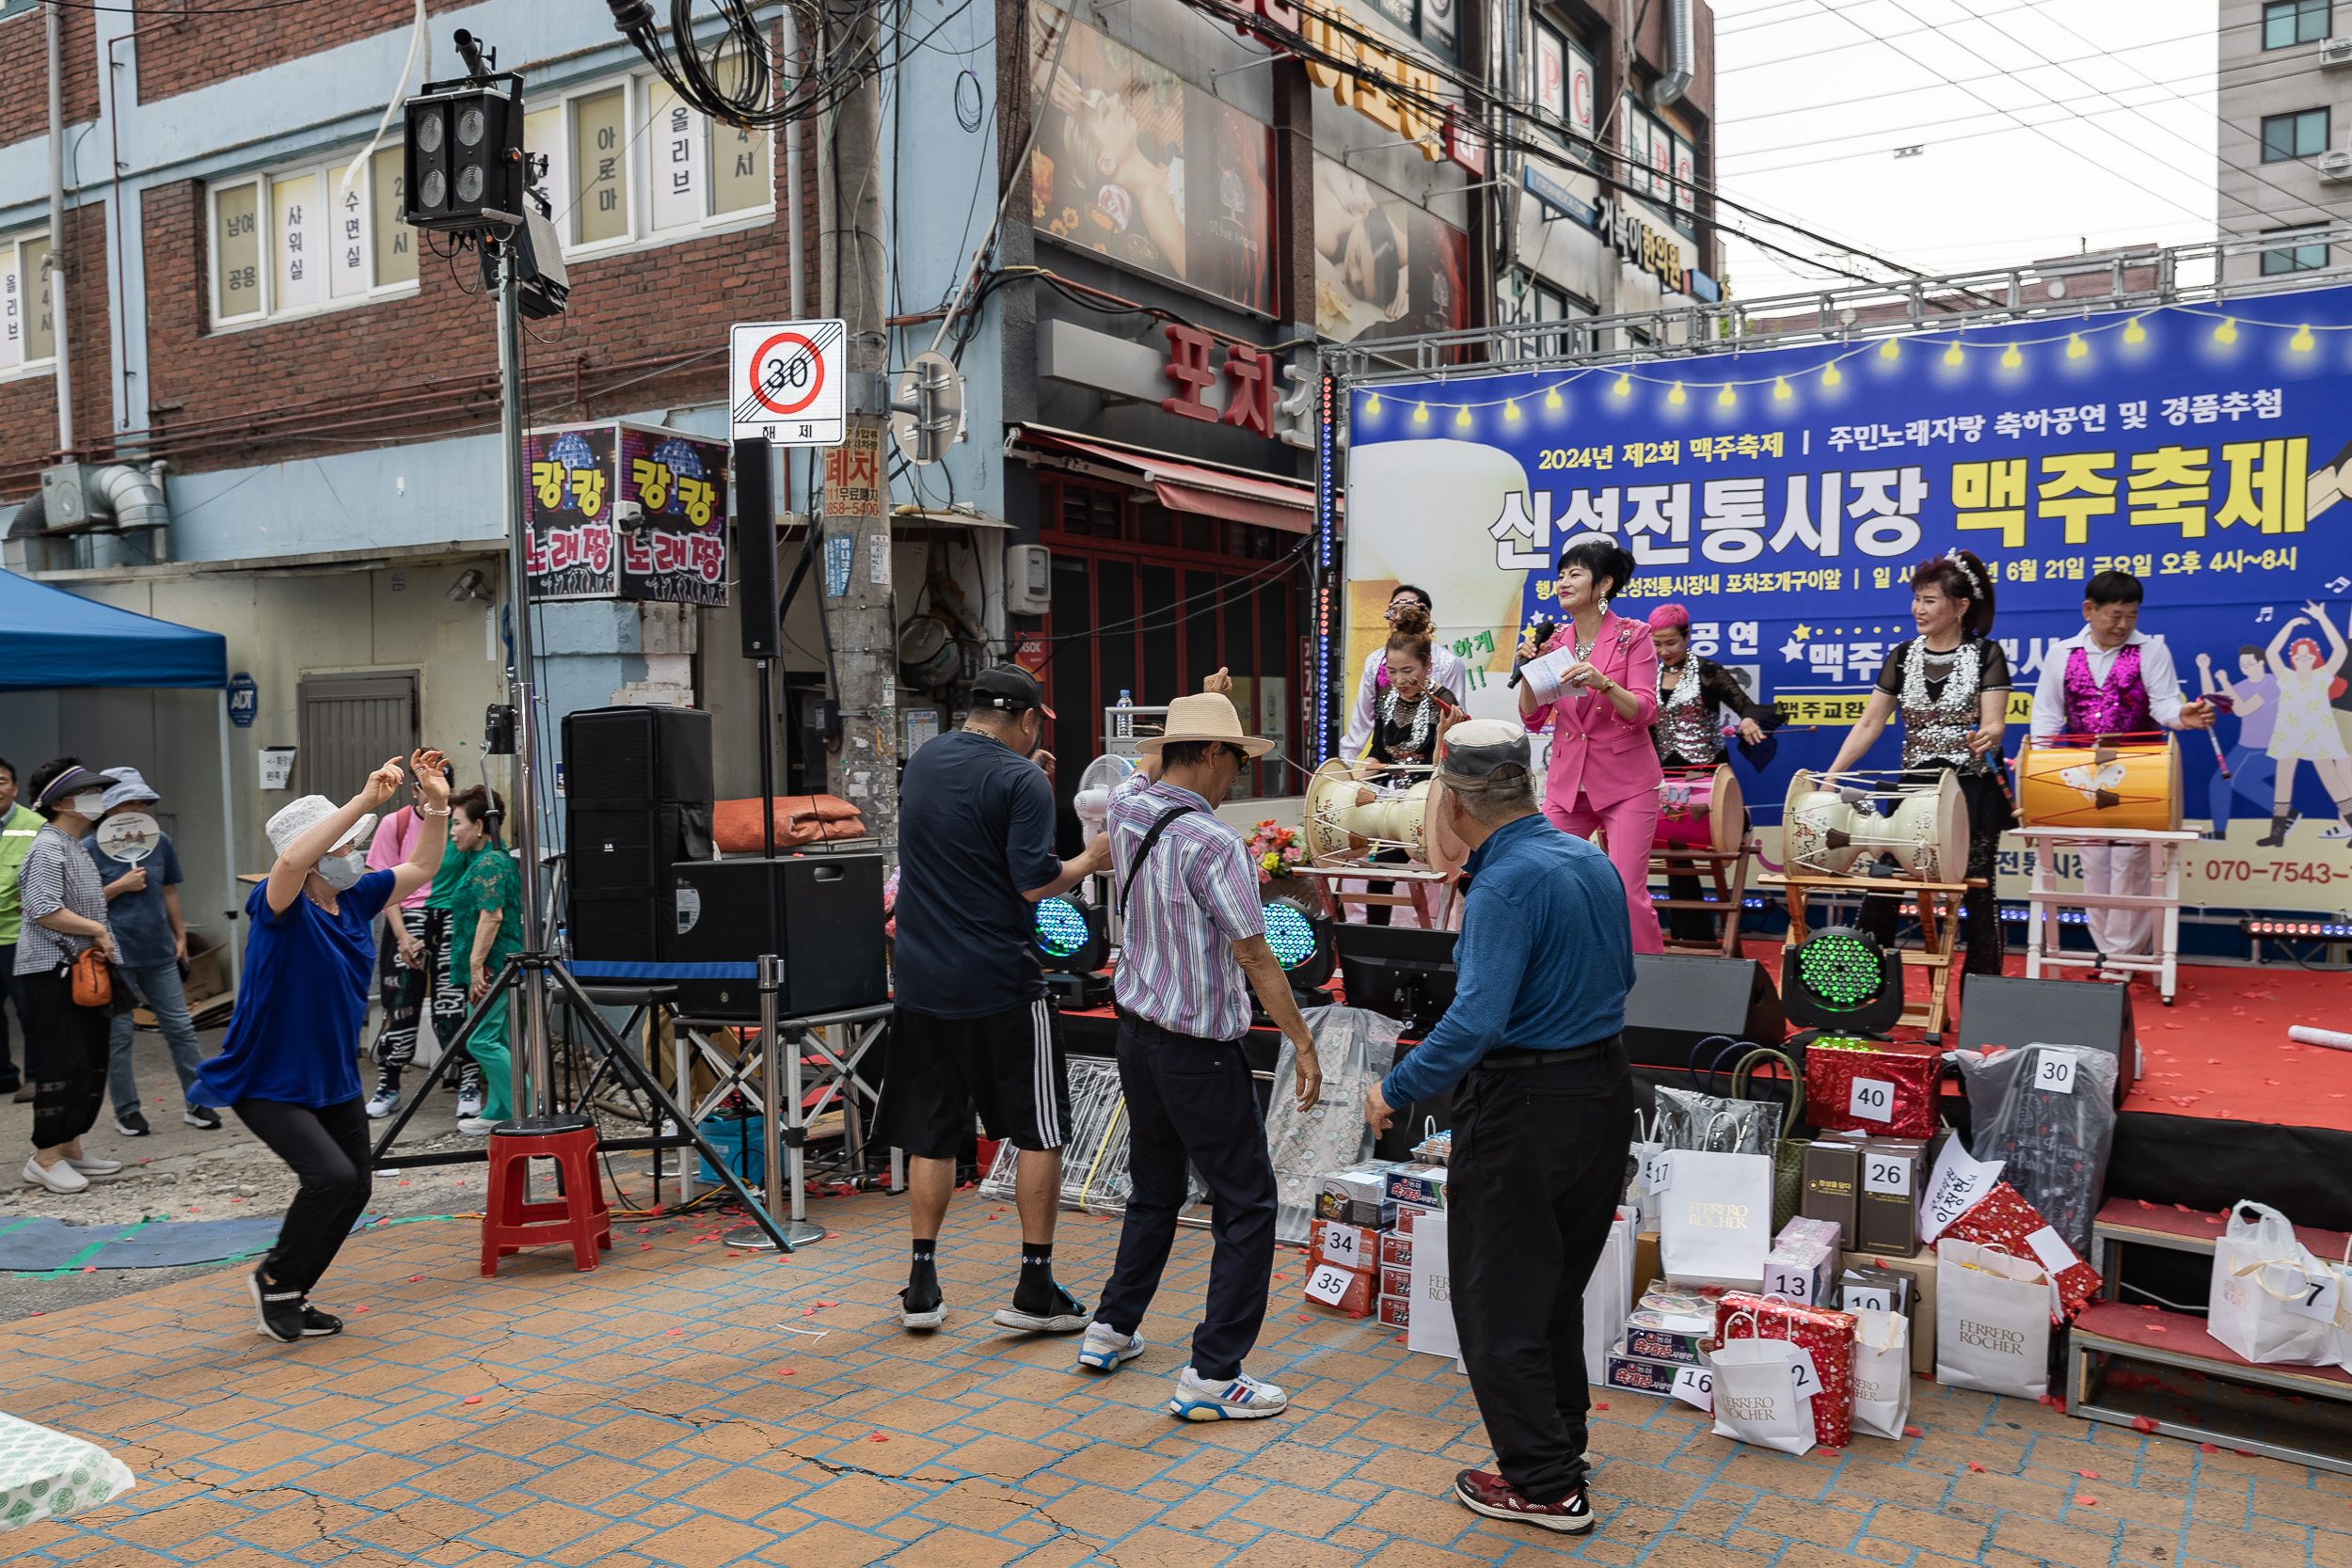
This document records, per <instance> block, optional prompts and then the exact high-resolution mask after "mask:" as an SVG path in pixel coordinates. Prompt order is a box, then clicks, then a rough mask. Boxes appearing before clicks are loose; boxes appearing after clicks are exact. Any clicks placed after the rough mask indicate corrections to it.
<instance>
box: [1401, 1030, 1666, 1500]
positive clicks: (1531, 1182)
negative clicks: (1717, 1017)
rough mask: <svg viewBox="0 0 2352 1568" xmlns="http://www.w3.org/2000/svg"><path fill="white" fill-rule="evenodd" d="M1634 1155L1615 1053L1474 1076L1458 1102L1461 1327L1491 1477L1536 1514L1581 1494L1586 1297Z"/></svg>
mask: <svg viewBox="0 0 2352 1568" xmlns="http://www.w3.org/2000/svg"><path fill="white" fill-rule="evenodd" d="M1632 1142H1633V1080H1632V1074H1631V1071H1630V1069H1628V1067H1627V1066H1626V1055H1625V1047H1624V1045H1623V1044H1622V1042H1620V1041H1617V1040H1614V1039H1613V1040H1612V1041H1611V1042H1610V1043H1609V1045H1608V1047H1607V1048H1606V1049H1604V1050H1602V1051H1600V1052H1599V1053H1597V1054H1595V1055H1593V1056H1591V1057H1588V1058H1586V1059H1584V1060H1582V1061H1576V1062H1565V1063H1560V1064H1558V1065H1554V1066H1545V1067H1528V1068H1486V1067H1479V1068H1473V1069H1471V1070H1470V1076H1469V1077H1467V1078H1465V1079H1464V1080H1463V1081H1462V1084H1461V1086H1460V1087H1459V1088H1457V1089H1455V1090H1454V1161H1453V1164H1452V1167H1451V1170H1450V1172H1449V1180H1448V1181H1447V1186H1446V1205H1445V1208H1446V1255H1447V1261H1448V1263H1449V1265H1450V1267H1449V1268H1448V1270H1447V1273H1448V1274H1449V1275H1451V1276H1452V1280H1453V1285H1452V1290H1453V1295H1454V1330H1455V1332H1456V1334H1457V1335H1458V1336H1459V1337H1460V1339H1461V1344H1462V1360H1463V1362H1464V1363H1465V1364H1466V1365H1467V1367H1468V1368H1469V1370H1470V1392H1471V1394H1472V1395H1474V1396H1475V1397H1476V1398H1477V1401H1478V1413H1479V1415H1480V1416H1481V1417H1483V1418H1485V1419H1486V1436H1487V1440H1488V1441H1490V1442H1491V1443H1493V1445H1494V1449H1495V1461H1496V1468H1497V1469H1498V1470H1500V1471H1501V1472H1502V1479H1503V1480H1505V1481H1509V1482H1510V1483H1511V1485H1512V1486H1513V1487H1514V1488H1516V1489H1517V1490H1518V1493H1519V1495H1520V1496H1521V1497H1526V1498H1528V1499H1529V1500H1530V1501H1532V1502H1544V1503H1550V1502H1558V1501H1559V1500H1560V1499H1561V1498H1563V1497H1567V1496H1568V1495H1569V1494H1570V1493H1572V1492H1574V1491H1575V1490H1576V1489H1577V1488H1578V1487H1580V1486H1582V1485H1583V1484H1584V1449H1585V1443H1586V1428H1585V1416H1586V1412H1587V1408H1588V1406H1587V1399H1586V1392H1585V1368H1584V1287H1585V1285H1586V1283H1587V1282H1588V1281H1590V1280H1591V1278H1592V1276H1593V1267H1594V1265H1595V1264H1596V1263H1597V1262H1598V1261H1599V1260H1600V1254H1601V1249H1602V1247H1604V1246H1605V1245H1607V1243H1608V1241H1609V1226H1610V1222H1611V1221H1612V1220H1613V1219H1614V1218H1615V1216H1616V1210H1617V1201H1618V1199H1619V1197H1620V1196H1623V1194H1624V1192H1625V1163H1626V1156H1627V1153H1628V1151H1629V1149H1630V1148H1631V1147H1632Z"/></svg>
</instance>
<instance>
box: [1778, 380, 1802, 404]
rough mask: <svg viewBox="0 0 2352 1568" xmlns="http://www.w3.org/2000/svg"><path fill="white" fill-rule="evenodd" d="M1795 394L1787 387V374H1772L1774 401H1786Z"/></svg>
mask: <svg viewBox="0 0 2352 1568" xmlns="http://www.w3.org/2000/svg"><path fill="white" fill-rule="evenodd" d="M1796 395H1797V394H1796V393H1794V392H1792V391H1790V390H1789V389H1788V377H1787V376H1785V375H1781V376H1774V377H1773V378H1772V400H1773V401H1774V402H1775V403H1786V402H1788V400H1789V399H1790V398H1792V397H1795V396H1796Z"/></svg>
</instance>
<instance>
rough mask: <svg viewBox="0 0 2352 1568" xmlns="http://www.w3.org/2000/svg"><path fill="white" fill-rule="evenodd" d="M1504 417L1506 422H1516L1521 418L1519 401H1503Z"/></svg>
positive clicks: (1511, 399)
mask: <svg viewBox="0 0 2352 1568" xmlns="http://www.w3.org/2000/svg"><path fill="white" fill-rule="evenodd" d="M1502 417H1503V418H1504V419H1506V420H1516V419H1518V417H1519V400H1518V399H1517V398H1504V399H1503V400H1502Z"/></svg>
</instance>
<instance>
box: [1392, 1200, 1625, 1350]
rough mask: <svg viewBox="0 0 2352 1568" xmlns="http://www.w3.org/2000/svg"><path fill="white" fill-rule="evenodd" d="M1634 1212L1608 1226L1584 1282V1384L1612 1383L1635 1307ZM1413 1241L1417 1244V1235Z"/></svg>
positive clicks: (1622, 1211)
mask: <svg viewBox="0 0 2352 1568" xmlns="http://www.w3.org/2000/svg"><path fill="white" fill-rule="evenodd" d="M1635 1212H1636V1211H1634V1210H1633V1209H1631V1208H1620V1209H1618V1211H1617V1217H1616V1218H1615V1219H1613V1220H1612V1221H1610V1223H1609V1240H1608V1241H1607V1242H1606V1243H1603V1244H1602V1246H1601V1249H1600V1259H1599V1260H1598V1261H1597V1262H1596V1263H1594V1265H1593V1275H1592V1277H1591V1278H1590V1279H1588V1280H1586V1281H1585V1282H1584V1380H1585V1381H1586V1382H1587V1383H1597V1384H1600V1385H1601V1386H1604V1387H1606V1386H1608V1383H1609V1351H1610V1347H1611V1346H1613V1345H1614V1344H1615V1343H1616V1342H1617V1337H1618V1336H1619V1335H1621V1334H1623V1333H1624V1332H1625V1315H1626V1312H1627V1309H1628V1308H1629V1307H1630V1306H1631V1305H1632V1298H1633V1220H1632V1217H1631V1216H1632V1215H1633V1214H1634V1213H1635ZM1414 1240H1415V1242H1416V1243H1417V1244H1418V1243H1419V1240H1420V1237H1419V1235H1418V1233H1416V1235H1415V1238H1414ZM1416 1256H1418V1254H1417V1255H1416ZM1407 1343H1408V1344H1409V1343H1410V1341H1407Z"/></svg>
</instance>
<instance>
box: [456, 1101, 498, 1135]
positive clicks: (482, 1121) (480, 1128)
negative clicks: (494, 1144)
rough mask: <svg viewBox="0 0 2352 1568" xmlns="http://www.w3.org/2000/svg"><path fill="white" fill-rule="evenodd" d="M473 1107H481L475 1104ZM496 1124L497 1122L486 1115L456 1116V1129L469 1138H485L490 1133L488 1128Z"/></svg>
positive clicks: (478, 1108)
mask: <svg viewBox="0 0 2352 1568" xmlns="http://www.w3.org/2000/svg"><path fill="white" fill-rule="evenodd" d="M474 1109H476V1110H480V1109H481V1107H480V1106H478V1105H477V1106H475V1107H474ZM497 1125H498V1123H497V1122H495V1121H492V1120H491V1119H490V1118H489V1117H458V1118H457V1131H459V1132H463V1133H464V1134H465V1135H466V1136H467V1137H469V1138H486V1137H488V1136H489V1135H490V1129H491V1128H493V1127H496V1126H497Z"/></svg>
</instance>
